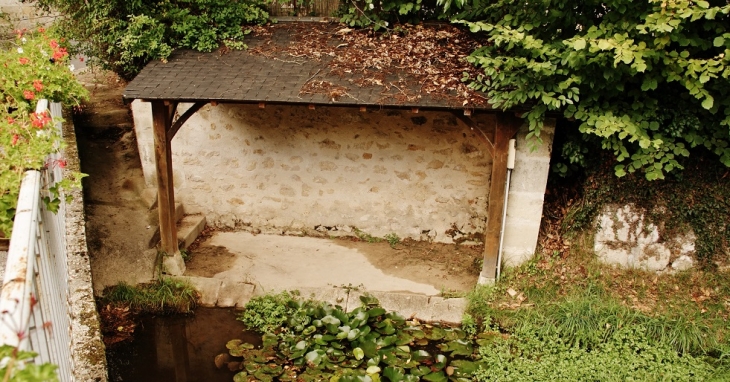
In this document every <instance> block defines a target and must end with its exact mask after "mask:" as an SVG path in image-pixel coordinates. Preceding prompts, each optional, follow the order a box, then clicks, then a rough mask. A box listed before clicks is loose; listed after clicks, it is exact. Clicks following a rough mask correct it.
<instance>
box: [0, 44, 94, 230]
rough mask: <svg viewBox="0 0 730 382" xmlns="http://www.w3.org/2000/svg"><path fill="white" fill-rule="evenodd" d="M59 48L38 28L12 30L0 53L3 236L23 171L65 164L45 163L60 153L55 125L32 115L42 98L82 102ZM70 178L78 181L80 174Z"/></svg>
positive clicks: (82, 90) (47, 117)
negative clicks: (13, 34)
mask: <svg viewBox="0 0 730 382" xmlns="http://www.w3.org/2000/svg"><path fill="white" fill-rule="evenodd" d="M64 43H65V41H64V40H63V39H60V38H57V37H55V36H53V35H52V34H50V33H46V32H45V31H44V30H43V29H39V30H38V32H35V33H28V32H26V31H16V39H15V42H14V43H13V44H11V45H10V47H9V48H8V49H5V50H3V51H0V69H1V70H0V232H2V233H4V234H5V235H6V236H9V235H10V231H11V229H12V219H13V217H14V215H15V206H16V203H17V198H18V193H19V190H20V182H21V180H22V177H23V172H24V171H26V170H28V169H36V170H40V169H42V168H44V167H47V166H53V165H60V166H63V165H64V164H65V162H64V161H63V160H56V161H54V163H46V158H47V157H48V155H49V154H52V153H54V152H58V151H59V150H60V149H62V148H63V139H62V138H61V135H60V132H59V131H57V129H55V128H54V126H53V125H54V122H58V121H53V119H52V118H51V116H50V113H49V112H48V111H43V112H39V113H36V112H35V105H36V103H37V102H38V100H40V99H48V100H49V101H55V102H61V103H63V104H65V105H78V104H79V102H80V101H81V100H82V99H85V98H88V92H87V90H86V89H85V88H84V87H83V86H82V85H81V84H80V83H79V82H78V81H76V79H75V77H74V75H73V72H72V70H70V69H73V68H70V67H69V57H68V53H67V50H66V49H67V48H66V47H65V46H64ZM71 178H72V180H73V179H80V174H72V176H71ZM72 180H70V182H73V181H72ZM65 183H66V184H67V186H70V185H71V183H69V182H65ZM57 191H59V192H60V190H58V188H57ZM49 201H50V199H49Z"/></svg>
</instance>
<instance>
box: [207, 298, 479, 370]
mask: <svg viewBox="0 0 730 382" xmlns="http://www.w3.org/2000/svg"><path fill="white" fill-rule="evenodd" d="M362 301H363V306H361V307H359V308H356V309H354V310H353V311H351V312H345V311H344V310H343V309H342V308H341V307H339V306H331V305H322V304H320V303H314V302H287V306H289V307H290V308H292V309H293V312H294V313H293V314H290V316H289V317H287V319H286V320H285V322H284V324H283V325H282V326H281V327H279V328H275V330H272V331H271V333H267V334H264V335H263V338H262V339H263V344H262V346H261V348H260V349H255V348H254V346H253V345H251V344H246V343H243V342H242V341H241V340H231V341H229V342H228V343H227V344H226V348H227V349H228V352H229V355H230V356H233V357H243V361H235V360H234V361H235V362H228V363H225V362H223V358H224V357H220V359H219V360H218V361H219V362H217V363H216V364H217V365H219V367H222V366H223V365H224V364H225V365H228V366H229V368H233V369H235V368H240V370H241V372H239V373H238V374H236V375H235V377H234V382H240V381H252V380H257V381H273V380H279V381H330V382H351V381H357V382H362V381H370V382H380V381H384V382H401V381H404V382H415V381H419V380H423V381H436V382H441V381H449V380H451V381H453V382H460V379H463V378H465V377H468V376H467V374H466V373H468V372H472V371H473V370H475V367H476V366H474V365H475V364H473V363H464V362H467V361H465V360H460V359H456V360H452V361H450V360H449V359H447V357H446V355H449V357H452V358H453V357H462V358H469V359H470V358H471V357H472V353H473V345H472V344H471V343H470V342H469V341H467V340H466V335H465V333H464V332H463V331H462V330H461V329H458V328H449V327H443V326H441V325H438V324H434V325H423V324H421V323H419V322H417V321H408V320H406V319H405V318H404V317H403V316H401V315H399V314H397V313H394V312H387V311H386V310H385V309H383V308H381V307H380V306H378V305H377V304H376V301H377V300H376V299H374V298H372V297H368V298H364V299H362ZM273 333H276V334H273ZM434 350H437V352H438V353H443V354H434V352H433V351H434ZM445 354H446V355H445ZM225 356H226V357H228V355H225ZM460 361H464V362H460ZM450 362H451V363H453V366H450V365H449V363H450ZM447 366H448V367H447Z"/></svg>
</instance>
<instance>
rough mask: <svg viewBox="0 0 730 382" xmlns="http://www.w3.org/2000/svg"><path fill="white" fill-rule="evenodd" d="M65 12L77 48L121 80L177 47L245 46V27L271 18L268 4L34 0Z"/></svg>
mask: <svg viewBox="0 0 730 382" xmlns="http://www.w3.org/2000/svg"><path fill="white" fill-rule="evenodd" d="M32 2H34V3H36V4H38V5H39V6H41V7H42V8H43V9H47V10H53V11H58V12H60V13H61V14H62V15H63V16H62V17H61V18H60V19H59V20H58V21H57V25H58V28H59V29H60V30H61V31H62V33H63V34H64V35H66V36H68V37H69V38H72V39H74V40H76V41H78V42H79V45H78V46H77V47H76V48H77V49H79V50H80V51H81V52H83V53H85V54H87V55H88V56H89V57H90V58H91V59H92V60H96V61H97V62H99V63H101V65H102V66H103V67H104V68H106V69H110V70H113V71H114V72H116V73H118V74H119V75H121V76H122V77H125V78H128V79H129V78H132V77H134V76H135V75H136V74H137V73H138V72H139V71H140V70H141V69H142V67H144V65H145V64H146V63H147V62H149V61H150V60H154V59H160V60H165V59H166V58H167V57H168V56H169V55H170V53H171V52H172V50H174V49H178V48H187V49H194V50H198V51H203V52H210V51H213V50H215V49H217V48H218V47H219V46H221V44H225V45H226V46H228V47H230V48H239V49H240V48H244V47H245V45H244V43H243V38H244V36H245V35H246V33H247V32H246V29H245V26H246V25H252V24H261V23H264V22H266V21H267V20H268V18H269V14H268V13H267V12H266V2H265V0H246V1H239V0H173V1H162V2H148V1H142V0H133V1H123V0H115V1H107V0H86V1H77V0H33V1H32Z"/></svg>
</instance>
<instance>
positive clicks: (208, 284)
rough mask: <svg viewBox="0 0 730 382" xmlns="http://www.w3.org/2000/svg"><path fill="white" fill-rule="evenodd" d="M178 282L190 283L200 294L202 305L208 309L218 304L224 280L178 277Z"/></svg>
mask: <svg viewBox="0 0 730 382" xmlns="http://www.w3.org/2000/svg"><path fill="white" fill-rule="evenodd" d="M175 279H176V280H182V281H186V282H188V283H190V284H191V285H192V286H193V287H194V288H195V289H196V290H197V291H198V292H200V305H201V306H204V307H206V308H213V307H215V306H216V303H217V302H218V295H219V293H220V290H221V283H222V280H220V279H215V278H211V277H195V276H178V277H175Z"/></svg>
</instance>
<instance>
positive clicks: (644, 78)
mask: <svg viewBox="0 0 730 382" xmlns="http://www.w3.org/2000/svg"><path fill="white" fill-rule="evenodd" d="M441 2H442V3H444V4H445V6H449V5H452V6H454V7H456V8H459V9H460V13H459V14H458V15H456V16H455V18H456V19H461V20H465V21H463V22H464V23H465V25H467V26H469V27H470V28H471V30H472V31H473V32H481V33H486V34H488V35H489V36H490V44H487V45H485V46H483V47H482V48H479V49H477V50H476V51H475V52H474V53H473V54H472V55H471V56H470V57H469V61H470V62H471V63H473V64H474V65H476V66H478V67H479V68H481V69H483V74H482V75H479V76H477V77H476V78H468V76H467V77H466V78H465V79H464V80H465V81H471V86H472V87H473V88H474V89H477V90H481V91H484V92H486V93H487V94H488V96H489V99H490V100H491V101H492V102H493V103H494V104H495V105H496V106H498V107H501V108H505V109H508V108H512V107H516V106H519V105H528V107H529V110H528V112H527V113H525V115H524V116H525V117H526V119H527V121H528V122H529V127H530V130H531V133H530V136H536V137H539V135H540V128H541V126H542V122H543V119H544V118H545V115H546V113H550V112H558V113H562V114H563V115H564V116H565V117H566V118H574V119H575V120H576V121H578V122H579V123H580V132H581V133H582V134H585V135H589V136H595V137H597V138H599V139H600V141H601V145H602V148H603V149H605V150H608V151H610V152H611V153H613V155H614V156H615V157H616V159H617V160H618V162H619V163H617V164H616V165H615V168H614V171H615V173H616V175H618V176H624V175H626V174H627V173H632V172H635V171H639V172H643V173H644V175H645V176H646V178H647V179H649V180H654V179H663V178H664V176H665V174H666V173H668V172H671V171H673V170H675V169H681V168H682V164H681V162H680V161H679V158H682V157H687V156H689V155H690V151H689V150H690V149H691V148H694V147H704V148H706V149H707V150H709V151H711V152H713V153H714V154H715V155H716V156H717V158H719V161H720V162H721V163H723V164H725V165H726V166H730V133H729V132H728V126H730V97H728V94H729V93H728V89H730V70H728V69H729V68H730V65H728V64H729V63H730V5H728V4H727V2H726V1H723V0H716V1H674V2H663V1H628V0H612V1H571V0H563V1H552V2H541V1H531V0H529V1H506V0H493V1H481V0H479V1H473V2H466V1H461V0H455V1H451V0H442V1H441ZM573 152H574V153H576V152H575V151H573ZM576 158H577V157H576Z"/></svg>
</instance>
